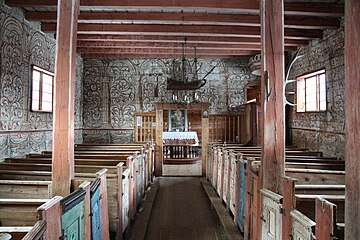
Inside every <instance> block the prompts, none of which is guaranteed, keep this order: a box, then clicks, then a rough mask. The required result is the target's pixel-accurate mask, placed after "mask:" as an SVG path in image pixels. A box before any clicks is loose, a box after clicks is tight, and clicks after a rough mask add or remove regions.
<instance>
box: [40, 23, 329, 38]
mask: <svg viewBox="0 0 360 240" xmlns="http://www.w3.org/2000/svg"><path fill="white" fill-rule="evenodd" d="M41 28H42V30H43V31H44V32H55V31H56V24H54V23H44V24H42V26H41ZM78 33H81V34H91V33H92V34H141V35H147V34H150V35H151V34H152V35H154V34H156V35H174V36H179V35H180V36H181V35H192V36H243V37H260V28H259V27H243V26H222V27H221V28H219V27H217V26H184V25H180V26H179V25H156V24H148V25H143V24H79V25H78ZM321 36H322V32H321V31H320V30H307V29H304V30H297V29H285V38H287V37H289V38H295V39H309V40H310V39H313V38H319V37H321Z"/></svg>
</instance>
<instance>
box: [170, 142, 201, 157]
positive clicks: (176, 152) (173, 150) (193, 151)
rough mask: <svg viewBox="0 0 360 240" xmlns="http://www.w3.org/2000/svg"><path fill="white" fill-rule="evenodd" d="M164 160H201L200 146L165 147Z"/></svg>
mask: <svg viewBox="0 0 360 240" xmlns="http://www.w3.org/2000/svg"><path fill="white" fill-rule="evenodd" d="M163 154H164V160H166V159H184V160H197V159H199V146H198V145H190V144H189V145H164V146H163Z"/></svg>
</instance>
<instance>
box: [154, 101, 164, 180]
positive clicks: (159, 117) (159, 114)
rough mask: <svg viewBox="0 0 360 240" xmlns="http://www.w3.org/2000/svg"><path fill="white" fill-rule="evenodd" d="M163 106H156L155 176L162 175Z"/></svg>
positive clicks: (159, 104)
mask: <svg viewBox="0 0 360 240" xmlns="http://www.w3.org/2000/svg"><path fill="white" fill-rule="evenodd" d="M163 115H164V107H163V104H161V103H158V104H156V145H155V147H156V152H155V176H161V175H162V162H163V125H164V117H163Z"/></svg>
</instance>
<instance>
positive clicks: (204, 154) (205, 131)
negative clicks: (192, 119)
mask: <svg viewBox="0 0 360 240" xmlns="http://www.w3.org/2000/svg"><path fill="white" fill-rule="evenodd" d="M207 111H208V109H202V111H201V114H202V117H201V129H202V132H201V147H202V148H201V149H202V150H201V158H202V175H203V176H208V172H207V169H208V167H207V165H208V147H209V114H208V113H207Z"/></svg>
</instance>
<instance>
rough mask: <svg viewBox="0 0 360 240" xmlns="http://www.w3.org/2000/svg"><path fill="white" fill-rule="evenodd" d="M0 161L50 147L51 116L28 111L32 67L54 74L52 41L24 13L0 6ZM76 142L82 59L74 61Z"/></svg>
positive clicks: (79, 135) (79, 128) (77, 137)
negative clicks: (27, 19)
mask: <svg viewBox="0 0 360 240" xmlns="http://www.w3.org/2000/svg"><path fill="white" fill-rule="evenodd" d="M0 25H1V26H2V27H1V28H0V47H1V53H0V54H1V56H0V77H1V82H0V85H1V90H0V109H1V110H0V161H1V160H2V159H4V158H5V157H11V156H23V155H25V154H27V153H30V152H41V151H43V150H49V149H51V147H52V123H53V117H52V114H51V113H38V112H32V111H30V110H29V109H30V102H31V99H30V93H31V66H32V65H36V66H39V67H41V68H44V69H46V70H48V71H51V72H53V71H54V63H55V40H54V38H53V37H51V36H48V35H45V34H44V33H42V32H41V31H40V25H39V23H36V22H31V23H30V22H27V21H26V20H24V13H23V12H22V11H21V10H19V9H16V8H9V7H7V6H6V5H4V4H3V3H2V2H1V3H0ZM77 65H78V68H77V83H76V96H78V97H77V98H76V99H75V112H76V115H75V129H77V130H76V134H75V141H76V142H82V124H83V123H82V122H83V120H82V118H83V114H82V112H83V111H82V97H81V96H82V87H83V86H82V82H81V77H82V59H81V58H80V57H78V59H77Z"/></svg>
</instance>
